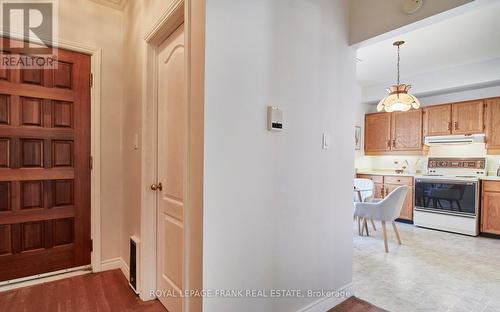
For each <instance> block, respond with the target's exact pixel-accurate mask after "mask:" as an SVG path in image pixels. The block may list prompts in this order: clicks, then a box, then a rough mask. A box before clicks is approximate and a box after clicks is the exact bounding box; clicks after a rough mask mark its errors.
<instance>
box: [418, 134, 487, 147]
mask: <svg viewBox="0 0 500 312" xmlns="http://www.w3.org/2000/svg"><path fill="white" fill-rule="evenodd" d="M484 142H485V135H484V134H473V135H443V136H428V137H425V142H424V143H425V145H428V146H440V145H466V144H473V143H484Z"/></svg>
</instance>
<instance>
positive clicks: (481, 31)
mask: <svg viewBox="0 0 500 312" xmlns="http://www.w3.org/2000/svg"><path fill="white" fill-rule="evenodd" d="M397 40H405V41H406V44H404V45H403V46H402V48H401V77H402V82H406V83H410V84H411V83H412V81H407V80H408V79H406V81H405V78H409V80H411V77H412V76H417V75H420V76H421V75H422V74H425V73H427V72H429V73H430V72H435V71H436V70H440V69H446V68H451V67H455V66H460V65H464V64H470V63H479V62H483V61H487V60H492V59H495V58H499V57H500V1H499V2H497V3H495V4H492V5H488V6H486V7H481V8H476V9H474V10H472V11H469V12H466V13H464V14H462V15H459V16H454V17H450V18H449V19H446V20H444V21H440V22H437V23H435V24H432V25H429V26H426V27H423V28H420V29H417V30H413V31H410V32H408V33H406V34H404V35H401V36H398V37H394V38H390V39H387V40H384V41H381V42H377V43H375V44H372V45H368V46H364V47H361V48H359V49H358V51H357V58H358V59H360V61H359V62H358V66H357V79H358V81H359V83H360V84H361V85H362V86H363V87H366V86H370V85H377V84H381V83H387V82H392V81H395V80H396V60H397V56H396V48H395V47H394V46H393V45H392V43H393V42H394V41H397Z"/></svg>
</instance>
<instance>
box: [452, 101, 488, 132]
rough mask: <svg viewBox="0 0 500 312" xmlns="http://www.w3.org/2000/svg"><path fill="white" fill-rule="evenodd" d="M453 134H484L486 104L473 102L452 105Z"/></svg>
mask: <svg viewBox="0 0 500 312" xmlns="http://www.w3.org/2000/svg"><path fill="white" fill-rule="evenodd" d="M452 116H453V118H452V119H453V131H452V132H453V134H475V133H483V132H484V102H483V101H472V102H463V103H457V104H453V105H452Z"/></svg>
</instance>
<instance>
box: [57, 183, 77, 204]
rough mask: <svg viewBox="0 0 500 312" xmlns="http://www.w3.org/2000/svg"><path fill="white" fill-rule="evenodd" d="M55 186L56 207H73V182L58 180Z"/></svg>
mask: <svg viewBox="0 0 500 312" xmlns="http://www.w3.org/2000/svg"><path fill="white" fill-rule="evenodd" d="M53 185H54V191H53V194H54V200H53V203H54V207H58V206H70V205H73V181H72V180H56V181H54V184H53Z"/></svg>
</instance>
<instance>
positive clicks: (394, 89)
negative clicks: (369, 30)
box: [377, 41, 420, 113]
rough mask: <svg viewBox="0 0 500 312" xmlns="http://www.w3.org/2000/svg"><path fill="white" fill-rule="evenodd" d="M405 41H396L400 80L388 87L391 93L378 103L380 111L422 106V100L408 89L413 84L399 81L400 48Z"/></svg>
mask: <svg viewBox="0 0 500 312" xmlns="http://www.w3.org/2000/svg"><path fill="white" fill-rule="evenodd" d="M404 43H405V42H404V41H396V42H394V45H395V46H397V47H398V65H397V66H398V67H397V69H398V82H397V84H395V85H393V86H391V87H390V88H389V89H387V93H389V95H388V96H386V97H385V98H383V99H382V100H380V102H379V103H378V105H377V110H378V111H379V112H381V111H383V110H385V111H386V112H389V113H390V112H406V111H409V110H410V109H412V108H414V109H418V108H420V101H419V100H418V99H417V98H416V97H415V96H413V95H411V94H410V93H408V91H409V90H410V89H411V85H407V84H400V83H399V76H400V75H399V62H400V55H399V49H400V46H401V45H402V44H404Z"/></svg>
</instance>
